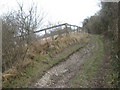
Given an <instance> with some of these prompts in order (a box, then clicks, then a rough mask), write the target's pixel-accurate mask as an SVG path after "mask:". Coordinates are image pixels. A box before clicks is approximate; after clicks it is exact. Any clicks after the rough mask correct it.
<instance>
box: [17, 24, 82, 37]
mask: <svg viewBox="0 0 120 90" xmlns="http://www.w3.org/2000/svg"><path fill="white" fill-rule="evenodd" d="M63 26H64V28H63V29H62V28H61V27H63ZM57 28H59V29H61V30H59V31H58V32H57ZM50 29H52V30H51V31H50ZM54 29H56V32H57V33H56V34H53V33H51V35H52V36H53V35H57V34H60V32H62V31H63V30H64V33H66V34H68V33H69V32H83V31H82V28H81V27H80V26H77V25H71V24H68V23H64V24H59V25H55V26H52V27H48V28H44V29H41V30H38V31H33V32H31V33H30V34H29V35H31V34H34V33H40V32H44V33H45V34H44V35H43V37H49V36H50V35H47V34H48V33H47V31H49V32H54V31H55V30H54ZM62 34H63V33H62ZM23 36H28V34H26V35H21V36H16V37H23ZM16 37H15V38H16Z"/></svg>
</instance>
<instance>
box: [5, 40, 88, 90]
mask: <svg viewBox="0 0 120 90" xmlns="http://www.w3.org/2000/svg"><path fill="white" fill-rule="evenodd" d="M84 39H85V41H86V39H87V38H84ZM86 44H87V43H86V42H84V40H83V42H80V43H75V44H73V45H71V46H69V47H67V48H65V49H64V50H63V51H62V52H61V53H58V54H57V56H56V57H54V58H51V57H50V56H49V55H39V54H38V55H36V57H35V58H34V61H32V63H31V64H29V65H28V66H26V67H24V70H23V72H22V73H21V74H20V75H18V76H17V77H14V78H13V77H11V78H9V80H8V81H6V82H4V83H3V87H5V88H7V87H9V88H19V87H20V88H25V87H29V85H31V82H34V81H36V80H37V78H40V77H41V76H42V75H43V74H44V73H45V72H46V71H47V70H48V69H49V68H51V67H53V66H54V65H56V64H57V63H59V62H61V61H63V60H65V59H66V58H67V57H68V56H70V55H71V54H72V53H74V52H76V51H77V50H79V49H80V48H82V47H84V46H85V45H86Z"/></svg>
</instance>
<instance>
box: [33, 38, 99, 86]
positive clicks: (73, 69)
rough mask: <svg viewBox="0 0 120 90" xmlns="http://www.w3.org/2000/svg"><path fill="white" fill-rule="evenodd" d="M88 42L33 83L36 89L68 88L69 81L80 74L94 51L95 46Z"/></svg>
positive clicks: (91, 41)
mask: <svg viewBox="0 0 120 90" xmlns="http://www.w3.org/2000/svg"><path fill="white" fill-rule="evenodd" d="M93 41H94V40H92V39H91V40H90V43H89V44H88V45H87V46H86V47H85V48H82V49H80V50H79V51H78V52H76V53H74V54H73V55H71V56H70V57H69V58H68V59H67V60H66V61H64V62H61V63H59V64H58V65H56V66H54V67H53V68H51V69H50V70H48V71H47V73H45V75H44V76H43V77H42V78H41V79H40V80H38V81H37V82H36V83H35V85H34V86H35V87H36V88H70V87H71V86H70V82H69V81H70V80H71V79H72V78H74V77H75V75H76V74H77V73H78V72H80V68H81V66H82V65H83V64H84V62H85V61H86V60H88V58H90V56H91V55H92V54H93V52H94V50H96V48H97V45H96V44H95V43H93Z"/></svg>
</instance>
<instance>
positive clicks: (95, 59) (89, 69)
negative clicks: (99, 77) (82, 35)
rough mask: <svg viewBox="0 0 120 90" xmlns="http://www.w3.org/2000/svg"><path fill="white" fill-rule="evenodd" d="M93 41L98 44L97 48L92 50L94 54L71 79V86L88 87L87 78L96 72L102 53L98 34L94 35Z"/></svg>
mask: <svg viewBox="0 0 120 90" xmlns="http://www.w3.org/2000/svg"><path fill="white" fill-rule="evenodd" d="M93 38H94V41H95V43H96V44H98V49H97V50H95V51H94V55H93V56H92V57H91V58H90V59H89V60H87V61H86V62H85V63H84V65H83V66H82V68H81V71H82V73H80V74H79V75H77V76H76V77H75V78H74V79H73V80H71V83H72V87H75V88H77V87H78V88H79V87H80V88H82V87H90V84H91V83H90V82H89V80H90V79H92V77H93V76H94V75H95V74H96V72H97V70H98V68H99V65H100V63H101V62H100V59H101V57H102V56H103V54H104V49H103V43H102V41H101V39H100V37H99V36H94V37H93Z"/></svg>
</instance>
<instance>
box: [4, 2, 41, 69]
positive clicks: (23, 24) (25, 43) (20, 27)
mask: <svg viewBox="0 0 120 90" xmlns="http://www.w3.org/2000/svg"><path fill="white" fill-rule="evenodd" d="M18 6H19V8H18V10H17V11H11V12H10V13H7V14H4V15H3V17H2V20H3V36H2V37H3V38H2V39H3V43H2V45H3V71H5V70H7V68H11V67H12V66H13V65H14V64H16V62H18V61H19V62H22V61H23V60H24V59H25V56H26V53H27V51H28V49H29V46H30V45H31V42H32V40H34V39H35V38H36V35H35V34H34V31H35V30H36V29H37V28H38V27H40V25H41V24H42V21H43V16H42V15H43V14H42V15H38V11H37V5H35V4H34V3H33V4H32V5H31V6H30V8H29V9H27V10H25V9H24V5H23V4H20V3H18Z"/></svg>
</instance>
